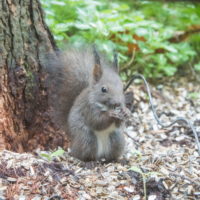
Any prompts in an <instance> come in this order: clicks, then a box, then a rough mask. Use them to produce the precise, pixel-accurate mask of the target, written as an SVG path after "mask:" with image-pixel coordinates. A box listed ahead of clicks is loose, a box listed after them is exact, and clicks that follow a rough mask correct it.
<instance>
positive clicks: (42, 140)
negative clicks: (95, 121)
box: [0, 0, 63, 152]
mask: <svg viewBox="0 0 200 200" xmlns="http://www.w3.org/2000/svg"><path fill="white" fill-rule="evenodd" d="M55 48H56V45H55V42H54V39H53V37H52V35H51V33H50V31H49V29H48V27H47V26H46V24H45V22H44V17H43V11H42V9H41V5H40V3H39V1H38V0H25V1H24V0H1V1H0V149H5V148H6V149H9V150H14V151H18V152H21V151H28V150H32V149H34V148H37V147H42V148H48V147H51V148H53V147H56V145H60V146H63V144H61V143H59V140H60V141H61V140H63V139H62V138H60V137H56V138H57V139H56V140H57V141H54V139H55V135H54V133H55V132H54V131H55V130H54V128H53V125H52V124H51V120H50V118H49V114H48V103H47V92H46V88H45V84H44V78H45V77H44V73H43V64H42V58H43V57H44V55H45V54H46V53H47V52H49V51H52V50H54V49H55Z"/></svg>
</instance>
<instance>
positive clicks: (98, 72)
mask: <svg viewBox="0 0 200 200" xmlns="http://www.w3.org/2000/svg"><path fill="white" fill-rule="evenodd" d="M93 54H94V69H93V79H94V81H95V82H98V81H99V80H100V78H101V76H102V73H103V72H102V67H101V62H100V57H99V54H98V52H97V49H96V46H95V45H93Z"/></svg>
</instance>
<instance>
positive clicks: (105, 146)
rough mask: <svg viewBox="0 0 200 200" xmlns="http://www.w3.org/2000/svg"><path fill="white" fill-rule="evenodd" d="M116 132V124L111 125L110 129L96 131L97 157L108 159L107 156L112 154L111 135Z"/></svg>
mask: <svg viewBox="0 0 200 200" xmlns="http://www.w3.org/2000/svg"><path fill="white" fill-rule="evenodd" d="M115 130H116V126H115V124H114V123H113V124H111V125H110V126H109V127H108V128H106V129H104V130H101V131H95V132H94V133H95V135H96V138H97V157H98V158H101V157H106V155H108V154H110V151H111V143H110V134H111V133H113V131H115Z"/></svg>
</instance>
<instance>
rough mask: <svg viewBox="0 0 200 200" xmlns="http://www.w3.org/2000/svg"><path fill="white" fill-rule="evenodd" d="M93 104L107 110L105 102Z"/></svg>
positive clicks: (103, 110) (104, 110)
mask: <svg viewBox="0 0 200 200" xmlns="http://www.w3.org/2000/svg"><path fill="white" fill-rule="evenodd" d="M95 105H96V106H97V107H98V108H99V109H100V110H101V111H102V112H106V111H108V106H107V105H105V104H103V103H99V102H97V103H96V104H95Z"/></svg>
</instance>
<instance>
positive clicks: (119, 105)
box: [112, 102, 122, 109]
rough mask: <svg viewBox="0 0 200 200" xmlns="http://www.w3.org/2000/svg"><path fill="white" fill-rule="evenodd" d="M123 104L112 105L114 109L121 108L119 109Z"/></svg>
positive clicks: (115, 103) (114, 103)
mask: <svg viewBox="0 0 200 200" xmlns="http://www.w3.org/2000/svg"><path fill="white" fill-rule="evenodd" d="M121 105H122V104H121V103H119V102H113V103H112V107H113V108H114V109H115V108H119V107H121Z"/></svg>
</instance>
